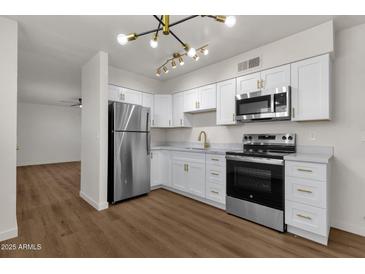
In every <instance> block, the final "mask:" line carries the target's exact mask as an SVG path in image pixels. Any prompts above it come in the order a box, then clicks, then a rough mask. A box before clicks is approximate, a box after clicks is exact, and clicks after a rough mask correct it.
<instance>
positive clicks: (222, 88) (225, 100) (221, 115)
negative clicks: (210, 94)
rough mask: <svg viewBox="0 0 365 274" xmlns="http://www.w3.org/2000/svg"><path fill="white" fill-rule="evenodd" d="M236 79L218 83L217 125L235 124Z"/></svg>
mask: <svg viewBox="0 0 365 274" xmlns="http://www.w3.org/2000/svg"><path fill="white" fill-rule="evenodd" d="M235 95H236V79H231V80H227V81H223V82H220V83H218V84H217V125H234V124H236V120H235V113H236V111H235Z"/></svg>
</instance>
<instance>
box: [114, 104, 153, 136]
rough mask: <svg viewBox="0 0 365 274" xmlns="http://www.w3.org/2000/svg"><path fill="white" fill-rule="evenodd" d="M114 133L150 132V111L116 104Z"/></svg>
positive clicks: (134, 106) (135, 106) (144, 108)
mask: <svg viewBox="0 0 365 274" xmlns="http://www.w3.org/2000/svg"><path fill="white" fill-rule="evenodd" d="M113 104H114V131H143V132H147V131H150V125H149V120H150V117H149V115H150V109H149V108H146V107H142V106H139V105H132V104H125V103H119V102H114V103H113Z"/></svg>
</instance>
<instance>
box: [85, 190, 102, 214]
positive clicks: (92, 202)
mask: <svg viewBox="0 0 365 274" xmlns="http://www.w3.org/2000/svg"><path fill="white" fill-rule="evenodd" d="M80 197H81V198H82V199H84V200H85V201H86V202H87V203H88V204H89V205H91V206H92V207H94V208H95V209H96V210H98V211H101V210H104V209H107V208H108V207H109V204H108V202H102V203H98V202H96V201H95V200H94V199H92V198H91V197H90V196H88V195H87V194H85V193H84V192H82V191H80Z"/></svg>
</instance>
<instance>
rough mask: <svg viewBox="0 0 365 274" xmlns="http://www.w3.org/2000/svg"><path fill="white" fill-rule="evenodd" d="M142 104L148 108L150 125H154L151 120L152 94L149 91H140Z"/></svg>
mask: <svg viewBox="0 0 365 274" xmlns="http://www.w3.org/2000/svg"><path fill="white" fill-rule="evenodd" d="M142 106H144V107H148V108H150V110H151V111H150V125H151V127H153V126H154V121H153V95H152V94H150V93H142Z"/></svg>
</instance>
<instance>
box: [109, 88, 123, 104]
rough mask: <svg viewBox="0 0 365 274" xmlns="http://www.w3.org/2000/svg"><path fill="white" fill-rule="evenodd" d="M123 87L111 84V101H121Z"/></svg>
mask: <svg viewBox="0 0 365 274" xmlns="http://www.w3.org/2000/svg"><path fill="white" fill-rule="evenodd" d="M121 89H122V88H120V87H117V86H113V85H109V88H108V100H109V101H116V102H118V101H120V100H119V97H120V93H121Z"/></svg>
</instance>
